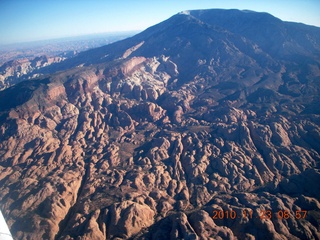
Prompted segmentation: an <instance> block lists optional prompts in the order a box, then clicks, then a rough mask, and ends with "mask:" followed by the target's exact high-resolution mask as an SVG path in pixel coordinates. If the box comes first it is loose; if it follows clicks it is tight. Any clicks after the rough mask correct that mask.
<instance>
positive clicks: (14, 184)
mask: <svg viewBox="0 0 320 240" xmlns="http://www.w3.org/2000/svg"><path fill="white" fill-rule="evenodd" d="M235 19H236V20H237V24H238V25H237V27H235V28H233V27H232V26H233V25H232V24H231V23H232V22H234V21H235ZM298 28H299V29H300V31H299V32H296V31H294V32H292V31H293V30H290V29H298ZM288 29H289V30H290V31H289V30H288ZM271 32H275V33H276V34H275V35H274V36H272V39H271V40H270V39H269V38H268V37H267V35H268V33H271ZM317 33H320V30H319V28H315V27H310V26H304V25H300V24H295V23H286V22H282V21H280V20H279V19H276V18H274V17H272V16H271V15H268V14H265V13H254V12H248V11H238V10H229V11H225V10H201V11H200V10H199V11H188V12H182V13H180V14H177V15H175V16H173V17H171V18H170V19H168V20H166V21H164V22H162V23H159V24H157V25H155V26H153V27H151V28H149V29H147V30H145V31H144V32H142V33H140V34H138V35H136V36H134V37H131V38H128V39H126V40H122V41H120V42H117V43H114V44H110V45H107V46H104V47H101V48H97V49H93V50H89V51H87V52H84V53H80V54H79V55H78V56H77V57H75V58H72V59H67V60H65V61H64V62H62V63H59V64H55V65H51V66H49V67H47V68H46V72H47V73H50V75H46V76H44V77H42V78H39V79H35V80H32V81H26V82H22V83H20V84H17V85H16V86H14V87H11V88H9V89H6V90H4V91H2V92H0V121H1V128H0V129H1V130H0V159H1V162H0V171H1V175H0V186H1V192H0V201H1V207H2V212H3V213H4V215H5V216H6V217H7V218H8V225H9V227H10V228H11V232H12V234H13V235H14V236H15V238H17V239H28V238H32V239H42V238H45V239H76V238H77V237H81V238H82V239H105V238H107V239H119V238H120V239H128V238H133V239H164V238H170V239H189V238H192V239H208V238H210V237H211V238H214V239H217V238H218V239H219V238H222V239H234V238H239V239H264V238H268V239H312V238H314V239H316V238H319V235H320V232H319V226H320V225H319V217H318V216H319V214H320V203H319V198H320V189H319V187H318V185H316V184H314V183H315V182H317V181H319V179H320V170H319V159H320V147H319V144H318V143H319V142H320V115H319V109H318V107H317V103H318V102H319V96H320V95H319V86H320V85H319V80H320V69H319V66H320V63H319V56H320V53H319V51H318V50H317V49H319V45H320V42H319V39H318V38H317V36H319V35H317ZM307 35H308V36H310V37H306V36H307ZM268 36H269V35H268ZM277 37H278V40H277ZM288 39H289V40H288ZM269 40H270V41H269ZM288 42H290V44H287V43H288ZM42 70H44V69H42ZM8 99H9V100H8ZM221 211H223V212H221ZM222 214H223V215H222Z"/></svg>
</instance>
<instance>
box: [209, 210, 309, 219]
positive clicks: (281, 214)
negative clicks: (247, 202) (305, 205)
mask: <svg viewBox="0 0 320 240" xmlns="http://www.w3.org/2000/svg"><path fill="white" fill-rule="evenodd" d="M307 213H308V212H307V211H306V210H297V211H295V212H290V211H288V210H278V211H276V212H273V211H271V210H265V209H260V210H258V214H257V216H254V214H253V210H251V209H243V210H242V211H240V212H239V211H238V212H237V211H234V210H213V216H212V218H213V219H215V220H222V219H236V218H248V219H252V218H254V217H255V218H260V219H272V218H278V219H289V218H292V217H293V218H295V219H297V220H299V219H305V218H306V217H307Z"/></svg>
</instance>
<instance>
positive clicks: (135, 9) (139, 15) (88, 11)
mask: <svg viewBox="0 0 320 240" xmlns="http://www.w3.org/2000/svg"><path fill="white" fill-rule="evenodd" d="M0 8H1V9H2V12H3V14H1V15H0V36H1V38H0V44H1V45H7V44H14V43H20V42H34V41H43V40H51V39H60V38H68V37H77V36H83V35H91V34H106V33H113V32H128V31H143V30H144V29H146V28H148V27H150V26H152V25H154V24H157V23H159V22H161V21H164V20H165V19H167V18H169V17H171V16H172V15H174V14H176V13H178V12H181V11H184V10H194V9H212V8H221V9H240V10H244V9H246V10H252V11H257V12H268V13H270V14H272V15H273V16H275V17H278V18H280V19H281V20H284V21H292V22H301V23H304V24H308V25H314V26H318V27H320V16H319V14H318V12H320V3H319V2H318V1H317V0H304V1H301V0H293V1H282V2H281V3H280V2H279V1H276V0H271V1H269V2H268V3H261V2H252V1H250V0H244V1H241V2H239V1H235V0H230V1H225V2H222V1H221V2H212V1H210V0H203V1H201V2H196V1H188V0H184V1H183V0H177V1H174V2H172V1H169V0H165V1H144V0H141V1H135V2H132V1H128V0H123V1H117V2H109V1H101V0H96V1H77V2H74V1H71V0H67V1H62V0H56V1H50V0H49V1H40V0H25V1H22V0H16V1H9V0H3V1H1V2H0Z"/></svg>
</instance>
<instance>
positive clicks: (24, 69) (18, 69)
mask: <svg viewBox="0 0 320 240" xmlns="http://www.w3.org/2000/svg"><path fill="white" fill-rule="evenodd" d="M65 59H66V58H65V57H48V56H45V55H43V56H40V57H35V58H33V59H31V60H29V59H27V58H24V59H17V60H12V61H9V62H6V63H4V64H3V65H2V66H1V67H0V90H4V89H6V88H8V87H10V86H13V85H15V84H17V83H19V82H21V81H23V80H26V79H32V78H37V77H39V74H33V75H32V72H33V71H35V70H37V69H40V68H43V67H46V66H49V65H50V64H53V63H58V62H61V61H64V60H65Z"/></svg>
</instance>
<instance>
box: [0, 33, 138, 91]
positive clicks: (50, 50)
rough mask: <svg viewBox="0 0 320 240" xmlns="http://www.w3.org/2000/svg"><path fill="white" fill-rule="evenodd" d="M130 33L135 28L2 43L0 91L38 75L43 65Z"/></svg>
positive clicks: (121, 37) (57, 61) (64, 58)
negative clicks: (34, 40) (16, 42)
mask: <svg viewBox="0 0 320 240" xmlns="http://www.w3.org/2000/svg"><path fill="white" fill-rule="evenodd" d="M131 35H133V32H120V33H106V34H93V35H84V36H78V37H69V38H62V39H53V40H44V41H37V42H27V43H19V44H11V45H0V91H1V90H4V89H6V88H8V87H10V86H13V85H15V84H17V83H19V82H21V81H24V80H30V79H33V78H37V77H39V75H41V69H42V68H44V67H46V66H49V65H51V64H54V63H59V62H61V61H64V60H66V59H67V58H71V57H74V56H76V55H77V54H78V53H79V52H82V51H85V50H88V49H91V48H96V47H100V46H103V45H106V44H110V43H112V42H115V41H119V40H121V39H124V38H126V37H128V36H131ZM35 72H37V73H35ZM39 72H40V73H39Z"/></svg>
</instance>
